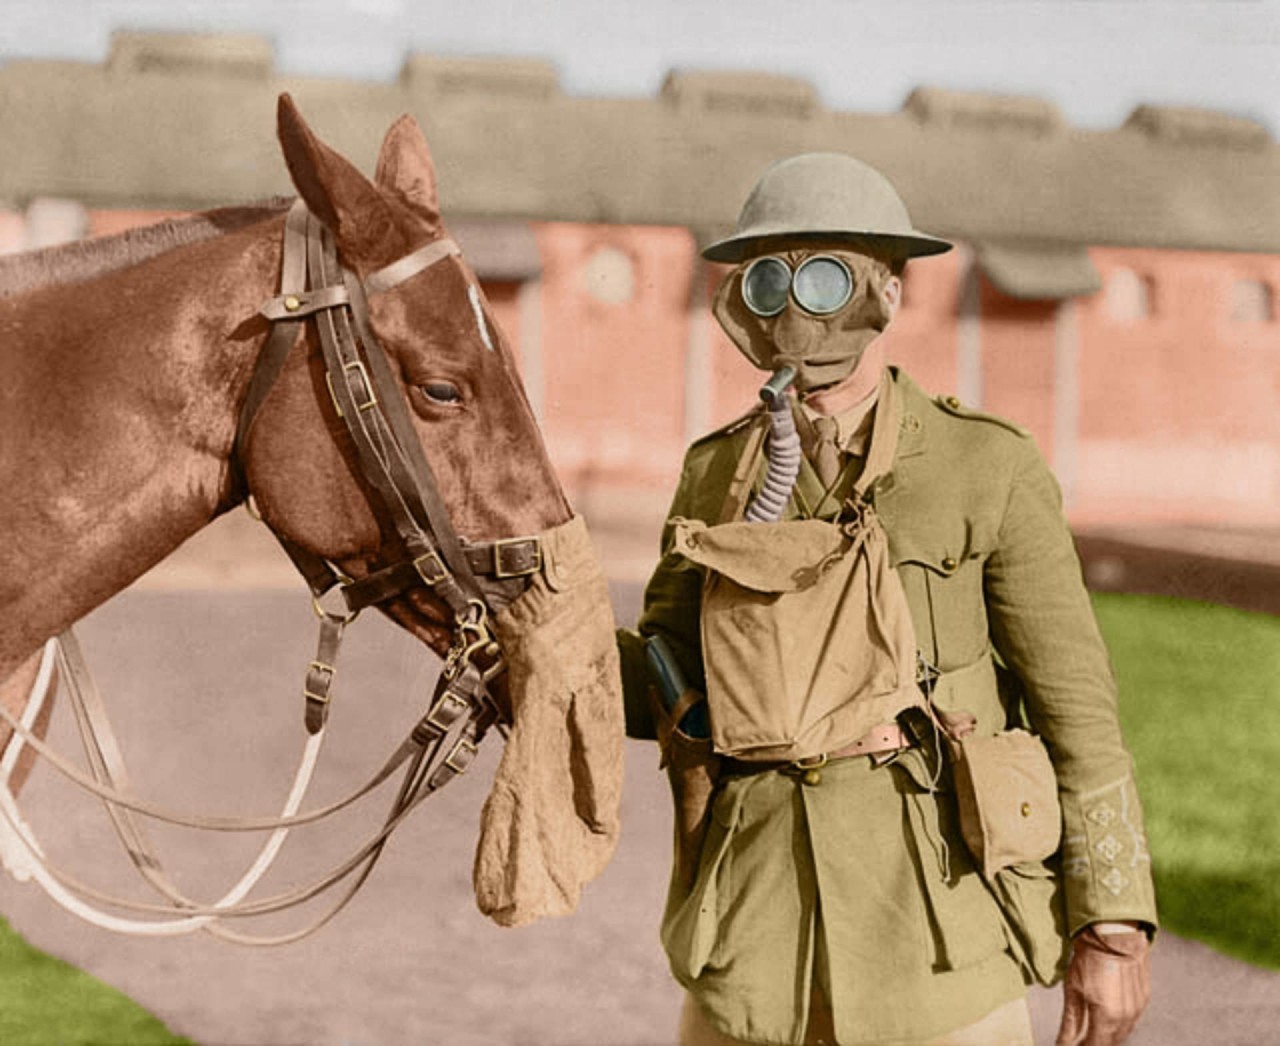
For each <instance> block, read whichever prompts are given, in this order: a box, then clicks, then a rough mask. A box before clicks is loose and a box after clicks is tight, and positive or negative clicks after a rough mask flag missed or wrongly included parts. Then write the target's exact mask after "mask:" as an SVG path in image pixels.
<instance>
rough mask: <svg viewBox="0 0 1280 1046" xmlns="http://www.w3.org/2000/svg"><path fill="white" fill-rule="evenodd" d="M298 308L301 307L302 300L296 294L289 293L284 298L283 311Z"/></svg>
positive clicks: (296, 309)
mask: <svg viewBox="0 0 1280 1046" xmlns="http://www.w3.org/2000/svg"><path fill="white" fill-rule="evenodd" d="M300 308H302V300H301V299H300V298H298V297H297V295H294V294H290V295H289V296H288V297H287V298H285V300H284V311H285V312H297V311H298V310H299V309H300Z"/></svg>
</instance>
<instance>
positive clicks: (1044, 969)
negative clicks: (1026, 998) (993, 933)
mask: <svg viewBox="0 0 1280 1046" xmlns="http://www.w3.org/2000/svg"><path fill="white" fill-rule="evenodd" d="M992 888H993V889H994V890H995V892H996V896H997V897H998V898H999V899H1000V908H1001V911H1002V912H1003V913H1004V918H1005V923H1006V930H1007V935H1008V938H1009V950H1010V951H1011V952H1013V955H1014V957H1015V958H1016V959H1017V960H1018V962H1019V963H1020V964H1021V966H1022V968H1023V971H1024V972H1025V974H1026V975H1027V977H1028V979H1034V980H1036V981H1038V982H1039V983H1040V984H1044V985H1050V984H1056V983H1057V982H1058V981H1060V980H1061V979H1062V977H1063V975H1064V974H1065V973H1066V969H1067V960H1068V959H1069V958H1070V955H1071V945H1070V941H1069V940H1068V938H1067V920H1066V908H1065V901H1064V894H1063V889H1062V871H1061V867H1060V861H1059V859H1058V858H1056V857H1055V858H1052V859H1050V860H1048V861H1034V862H1030V863H1027V864H1015V865H1010V866H1009V867H1008V868H1004V869H1002V870H1001V871H999V872H997V873H996V875H995V881H994V883H993V884H992Z"/></svg>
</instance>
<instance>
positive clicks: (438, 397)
mask: <svg viewBox="0 0 1280 1046" xmlns="http://www.w3.org/2000/svg"><path fill="white" fill-rule="evenodd" d="M419 388H421V389H422V394H423V395H424V396H426V397H427V399H429V400H430V401H431V402H432V403H442V404H444V405H446V406H453V405H455V404H458V403H461V402H462V393H461V392H460V391H459V390H458V386H457V385H455V384H453V382H451V381H429V382H427V383H426V384H425V385H420V386H419Z"/></svg>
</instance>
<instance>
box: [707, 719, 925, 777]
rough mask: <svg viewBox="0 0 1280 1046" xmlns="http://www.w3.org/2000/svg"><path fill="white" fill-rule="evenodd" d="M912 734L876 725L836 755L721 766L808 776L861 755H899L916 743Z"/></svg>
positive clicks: (727, 759)
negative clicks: (836, 761)
mask: <svg viewBox="0 0 1280 1046" xmlns="http://www.w3.org/2000/svg"><path fill="white" fill-rule="evenodd" d="M913 743H914V742H913V740H912V738H911V735H910V734H909V733H907V731H906V730H904V729H903V728H902V727H901V726H899V725H898V724H897V723H881V724H880V725H879V726H873V727H872V728H871V729H870V730H868V731H867V732H866V733H865V734H863V735H862V736H861V737H860V738H858V740H856V741H854V742H853V743H852V744H848V745H845V746H844V747H843V748H837V749H836V750H835V751H834V752H821V753H819V754H817V755H813V756H809V757H808V758H806V759H775V760H752V759H735V758H733V757H732V756H725V757H724V759H723V761H722V762H721V764H720V768H721V771H722V772H723V773H726V774H759V773H763V772H764V771H766V770H780V771H782V772H783V773H788V774H799V775H808V774H811V773H812V772H813V771H815V770H817V769H819V768H820V767H823V766H826V765H827V764H828V763H830V762H832V761H833V760H836V759H849V758H851V757H853V756H859V755H870V756H875V755H884V754H886V753H888V752H900V751H901V750H902V749H904V748H910V747H911V745H912V744H913Z"/></svg>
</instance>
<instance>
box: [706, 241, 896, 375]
mask: <svg viewBox="0 0 1280 1046" xmlns="http://www.w3.org/2000/svg"><path fill="white" fill-rule="evenodd" d="M891 278H892V273H891V272H890V270H889V266H888V265H886V264H885V263H884V262H882V261H879V260H877V259H875V258H872V257H869V256H868V255H865V254H859V253H857V252H854V251H840V250H814V249H794V250H781V251H777V252H775V253H772V254H765V255H761V256H759V257H756V258H753V259H751V260H749V261H746V262H743V263H742V264H741V265H739V266H738V267H737V268H736V269H734V270H733V272H731V273H730V274H729V276H728V277H727V278H726V279H725V281H724V282H723V283H722V284H721V285H720V289H719V290H718V291H717V292H716V297H715V301H714V303H713V305H712V311H713V312H714V313H715V317H716V319H717V320H718V321H719V322H720V326H721V327H723V328H724V331H725V333H726V334H728V336H729V338H730V340H732V341H733V343H734V344H735V345H736V346H737V347H738V349H739V351H741V353H742V354H743V355H744V356H746V357H747V359H749V360H750V361H751V362H752V363H753V364H754V365H755V366H757V367H759V368H760V369H761V370H765V371H776V370H778V368H780V367H784V366H791V367H794V368H795V371H796V379H795V386H796V388H797V389H798V390H799V391H800V392H811V391H813V390H814V389H820V388H823V387H826V386H829V385H835V384H838V383H839V382H841V381H843V380H844V379H845V378H847V377H848V376H849V375H850V374H852V373H853V372H854V370H855V369H856V368H857V366H858V362H859V361H860V360H861V359H862V354H863V353H864V352H865V351H866V348H867V346H868V345H870V344H871V342H872V341H873V340H874V339H875V338H876V336H877V335H879V334H880V333H881V332H882V331H883V330H884V329H885V328H886V327H887V326H888V325H889V320H890V318H891V315H892V314H891V313H890V311H889V309H888V307H887V306H886V305H885V302H884V297H883V292H884V289H885V286H886V284H887V283H888V281H889V280H890V279H891Z"/></svg>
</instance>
